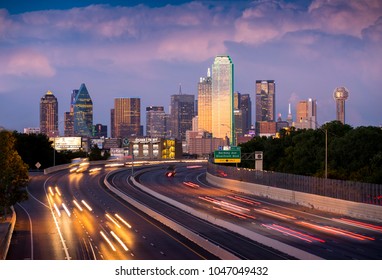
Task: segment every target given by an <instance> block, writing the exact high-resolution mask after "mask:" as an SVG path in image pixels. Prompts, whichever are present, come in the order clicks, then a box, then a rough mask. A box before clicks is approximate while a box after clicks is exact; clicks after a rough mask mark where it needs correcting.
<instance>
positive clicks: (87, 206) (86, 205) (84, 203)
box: [81, 200, 93, 211]
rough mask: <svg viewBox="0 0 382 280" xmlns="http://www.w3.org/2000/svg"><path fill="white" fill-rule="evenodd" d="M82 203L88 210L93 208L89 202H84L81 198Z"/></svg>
mask: <svg viewBox="0 0 382 280" xmlns="http://www.w3.org/2000/svg"><path fill="white" fill-rule="evenodd" d="M81 202H82V204H83V205H85V207H86V208H88V210H89V211H93V209H92V208H91V207H90V206H89V204H87V203H86V201H85V200H81Z"/></svg>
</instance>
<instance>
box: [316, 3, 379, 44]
mask: <svg viewBox="0 0 382 280" xmlns="http://www.w3.org/2000/svg"><path fill="white" fill-rule="evenodd" d="M308 12H309V14H310V15H311V16H312V18H313V21H314V22H315V23H316V25H317V27H318V28H320V30H322V31H325V32H328V33H331V34H347V35H352V36H357V37H361V33H362V30H363V29H365V28H367V27H368V26H370V25H372V24H374V22H375V21H376V19H378V18H379V17H380V16H381V13H382V2H381V1H380V0H315V1H313V2H312V4H311V5H310V7H309V10H308Z"/></svg>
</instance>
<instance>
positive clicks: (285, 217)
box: [254, 208, 296, 220]
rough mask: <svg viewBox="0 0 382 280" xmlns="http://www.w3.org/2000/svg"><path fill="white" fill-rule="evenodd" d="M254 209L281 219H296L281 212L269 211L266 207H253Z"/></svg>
mask: <svg viewBox="0 0 382 280" xmlns="http://www.w3.org/2000/svg"><path fill="white" fill-rule="evenodd" d="M254 210H255V211H257V212H260V213H263V214H265V215H270V216H273V217H277V218H281V219H283V220H288V219H291V220H295V219H296V218H295V217H293V216H289V215H286V214H281V213H278V212H274V211H271V210H268V209H256V208H255V209H254Z"/></svg>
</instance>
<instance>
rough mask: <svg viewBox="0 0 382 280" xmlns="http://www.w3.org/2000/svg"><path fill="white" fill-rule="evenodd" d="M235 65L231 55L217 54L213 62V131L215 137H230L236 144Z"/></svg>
mask: <svg viewBox="0 0 382 280" xmlns="http://www.w3.org/2000/svg"><path fill="white" fill-rule="evenodd" d="M233 88H234V66H233V63H232V60H231V58H230V57H229V56H226V55H220V56H216V57H215V60H214V63H213V64H212V98H211V101H212V104H213V108H212V129H211V130H212V133H213V136H214V137H217V138H225V137H229V141H230V145H232V146H234V145H235V124H234V104H233V102H234V100H233V99H234V98H233Z"/></svg>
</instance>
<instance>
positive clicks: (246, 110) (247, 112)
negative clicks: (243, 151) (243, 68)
mask: <svg viewBox="0 0 382 280" xmlns="http://www.w3.org/2000/svg"><path fill="white" fill-rule="evenodd" d="M239 109H240V110H241V112H242V118H243V125H242V129H243V133H244V134H247V133H248V132H249V130H250V129H251V125H252V102H251V97H250V95H249V94H242V95H241V96H240V106H239Z"/></svg>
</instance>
